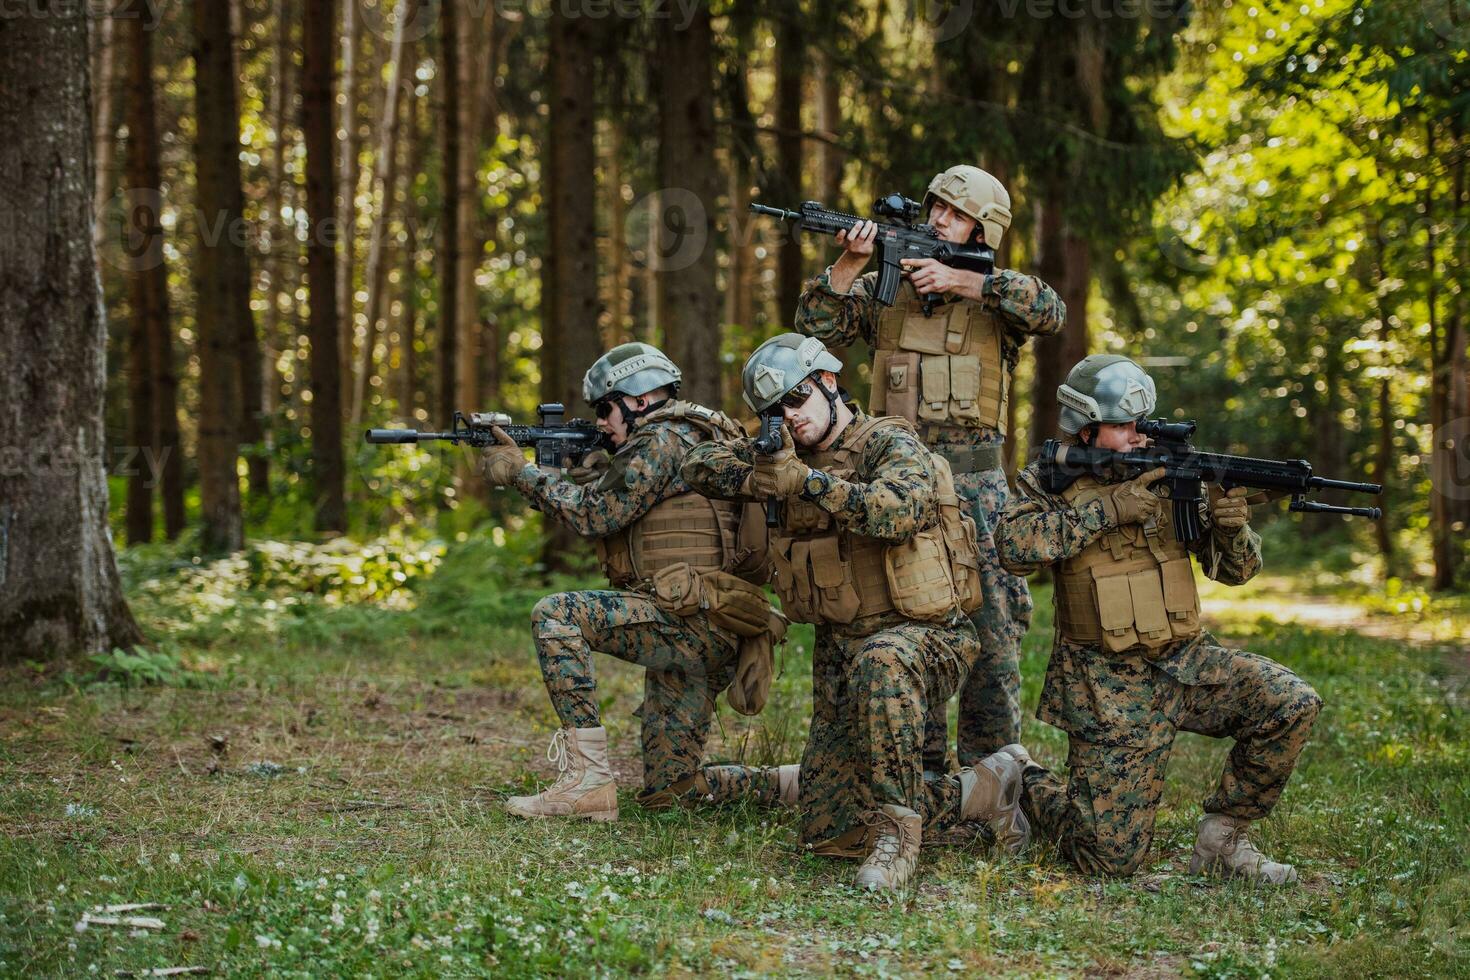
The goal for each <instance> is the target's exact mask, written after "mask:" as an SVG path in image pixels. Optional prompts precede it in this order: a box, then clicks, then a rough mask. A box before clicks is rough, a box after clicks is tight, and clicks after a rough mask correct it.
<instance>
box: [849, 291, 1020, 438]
mask: <svg viewBox="0 0 1470 980" xmlns="http://www.w3.org/2000/svg"><path fill="white" fill-rule="evenodd" d="M1004 329H1005V328H1004V326H1003V325H1002V323H1001V321H1000V318H999V317H998V316H997V315H996V314H995V312H994V311H993V310H990V309H987V308H986V307H984V306H982V305H981V304H980V303H977V302H974V301H973V300H960V301H958V302H953V303H945V304H944V305H943V306H938V307H935V308H934V311H933V313H932V314H930V315H929V316H925V315H924V308H923V303H922V301H921V300H920V297H919V295H918V294H917V293H916V292H914V289H913V287H912V286H910V285H909V284H908V283H907V282H905V283H904V288H903V290H902V292H900V293H899V297H898V301H897V302H895V303H894V304H893V305H892V306H890V307H888V308H887V309H886V310H884V311H883V312H882V313H881V314H880V315H879V317H878V333H877V338H876V341H877V342H876V343H875V344H874V349H873V394H872V398H871V405H870V408H869V410H870V411H871V412H872V413H873V414H874V415H880V414H882V415H897V416H899V417H901V418H905V419H908V420H909V421H910V422H925V423H930V424H936V425H952V426H959V427H961V428H966V429H980V428H985V429H994V430H996V431H998V432H1001V433H1004V431H1005V417H1006V411H1005V405H1006V388H1007V379H1008V372H1007V371H1006V364H1005V359H1004V356H1003V350H1002V346H1001V335H1002V331H1003V330H1004Z"/></svg>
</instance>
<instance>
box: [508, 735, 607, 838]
mask: <svg viewBox="0 0 1470 980" xmlns="http://www.w3.org/2000/svg"><path fill="white" fill-rule="evenodd" d="M546 758H547V759H549V760H550V761H552V762H555V763H556V768H557V769H558V770H559V771H560V773H561V775H560V776H558V777H557V780H556V782H554V783H552V784H551V785H550V786H548V787H546V789H544V790H542V791H541V792H539V793H537V794H536V795H535V796H512V797H511V798H510V799H508V800H506V801H505V808H506V809H507V810H509V811H510V812H511V813H514V814H515V815H516V816H518V817H532V818H540V817H576V818H578V819H582V820H599V821H607V820H616V819H618V785H617V783H616V782H614V781H613V774H612V769H611V768H610V767H609V766H608V764H607V729H606V728H603V727H602V726H601V725H599V726H598V727H596V728H560V729H557V731H556V733H555V734H554V735H552V736H551V747H550V748H548V749H547V750H546Z"/></svg>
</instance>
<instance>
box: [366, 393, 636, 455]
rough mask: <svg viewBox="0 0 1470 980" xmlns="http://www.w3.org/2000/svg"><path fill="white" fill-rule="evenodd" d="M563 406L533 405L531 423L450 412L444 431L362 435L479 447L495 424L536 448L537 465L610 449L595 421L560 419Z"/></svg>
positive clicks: (374, 438)
mask: <svg viewBox="0 0 1470 980" xmlns="http://www.w3.org/2000/svg"><path fill="white" fill-rule="evenodd" d="M565 416H566V409H565V408H563V407H562V406H561V405H560V404H559V403H556V402H551V403H548V404H545V405H537V406H536V417H537V419H538V422H537V423H536V424H535V425H517V424H515V423H514V422H512V421H511V420H510V416H509V415H506V414H505V413H504V412H472V413H471V414H470V415H468V416H466V415H465V414H464V413H463V412H455V413H454V422H453V425H452V426H451V427H450V430H449V431H448V432H419V431H418V430H417V429H368V430H367V435H366V439H367V441H368V442H371V443H375V444H379V445H382V444H386V443H401V442H433V441H434V440H444V441H445V442H452V443H456V444H458V443H464V444H465V445H467V446H474V447H475V448H477V449H478V448H483V447H485V446H489V445H493V444H494V442H495V434H494V433H492V432H491V431H490V428H491V427H492V426H498V427H499V428H500V429H502V430H503V431H504V432H505V434H506V435H508V436H510V437H511V438H512V439H514V440H515V442H516V445H518V446H523V447H526V448H534V449H535V450H536V465H537V466H561V465H562V463H563V460H568V459H569V460H570V461H571V463H572V465H573V466H575V465H577V464H579V463H581V462H582V460H583V459H585V458H586V456H587V454H588V453H590V452H592V451H593V450H596V449H606V450H609V451H611V450H612V448H613V446H612V442H611V441H610V440H609V439H608V438H607V435H606V434H605V433H603V432H602V430H600V429H598V428H597V424H596V423H594V422H589V421H587V420H586V419H572V420H571V421H570V422H565V421H563V418H564V417H565Z"/></svg>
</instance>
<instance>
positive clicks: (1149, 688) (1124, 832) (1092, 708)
mask: <svg viewBox="0 0 1470 980" xmlns="http://www.w3.org/2000/svg"><path fill="white" fill-rule="evenodd" d="M1017 483H1018V486H1019V490H1020V497H1021V499H1020V500H1019V501H1018V502H1017V503H1015V504H1013V505H1012V506H1011V507H1010V508H1009V509H1008V510H1007V511H1006V512H1005V513H1004V514H1003V515H1002V517H1001V520H1000V524H999V526H998V527H997V529H996V535H995V538H996V545H997V547H998V549H999V552H1000V560H1001V562H1002V563H1003V564H1004V565H1005V567H1006V568H1007V569H1008V570H1009V571H1011V572H1014V573H1015V574H1017V575H1029V574H1031V573H1032V572H1034V571H1036V570H1037V569H1038V568H1040V567H1042V566H1044V565H1053V564H1056V563H1058V562H1061V561H1063V560H1066V559H1069V558H1072V557H1074V556H1076V555H1078V554H1079V553H1080V552H1082V550H1083V549H1084V548H1085V547H1087V545H1089V544H1091V543H1092V542H1093V541H1094V540H1096V539H1097V538H1098V537H1100V536H1101V535H1103V534H1104V533H1106V532H1107V531H1108V530H1109V524H1108V521H1107V519H1106V517H1105V516H1104V509H1103V506H1102V504H1101V503H1100V502H1098V501H1089V502H1087V503H1084V504H1081V505H1080V506H1077V507H1074V506H1071V505H1069V504H1068V503H1067V501H1066V500H1064V499H1063V498H1062V497H1059V496H1055V495H1052V494H1049V493H1047V492H1046V491H1045V490H1044V489H1042V484H1041V482H1040V479H1039V476H1038V468H1037V465H1036V464H1032V466H1030V467H1027V468H1026V469H1025V470H1024V471H1023V472H1022V473H1021V474H1020V475H1019V477H1018V479H1017ZM1201 516H1202V522H1203V524H1204V526H1205V528H1206V531H1205V533H1204V534H1203V535H1202V536H1201V538H1200V539H1199V541H1198V542H1197V543H1195V544H1194V545H1191V546H1190V551H1191V552H1193V554H1194V557H1195V559H1197V560H1198V561H1199V563H1200V565H1201V567H1202V568H1203V569H1204V571H1205V573H1206V574H1207V575H1208V576H1209V577H1210V578H1212V579H1214V580H1216V581H1219V582H1223V583H1225V584H1227V585H1239V584H1241V583H1243V582H1246V581H1248V580H1249V579H1250V578H1251V577H1252V576H1254V575H1255V574H1256V572H1258V571H1259V570H1260V567H1261V539H1260V537H1259V536H1258V535H1257V534H1256V533H1255V532H1254V531H1252V530H1251V529H1250V528H1249V527H1245V528H1242V529H1241V530H1240V531H1239V532H1238V533H1236V534H1234V535H1233V536H1232V535H1227V534H1226V533H1225V532H1224V531H1222V530H1220V529H1218V528H1212V527H1210V524H1209V519H1208V514H1207V513H1202V515H1201ZM1321 705H1322V702H1321V699H1320V698H1319V697H1318V696H1317V693H1316V692H1315V691H1313V690H1312V688H1311V686H1310V685H1308V684H1307V683H1306V682H1305V681H1303V680H1302V679H1301V678H1299V677H1297V676H1296V675H1295V674H1293V673H1292V672H1291V671H1289V670H1287V669H1286V668H1285V667H1283V666H1281V665H1280V664H1277V663H1274V662H1273V661H1271V660H1267V659H1266V658H1265V657H1260V656H1257V655H1255V654H1252V653H1245V652H1242V651H1239V650H1231V649H1228V648H1226V647H1223V646H1220V645H1219V644H1218V643H1216V642H1215V640H1214V638H1213V637H1212V636H1210V635H1209V634H1208V633H1202V634H1200V635H1198V636H1195V637H1193V638H1191V639H1183V640H1177V641H1174V642H1171V643H1169V644H1167V645H1165V646H1163V647H1162V648H1160V649H1157V650H1153V651H1148V650H1145V649H1144V648H1142V647H1134V648H1131V649H1128V650H1124V651H1122V652H1107V651H1105V650H1104V649H1102V648H1101V647H1100V646H1097V645H1092V644H1081V643H1074V642H1070V641H1068V640H1066V639H1063V638H1062V636H1061V634H1060V632H1058V635H1057V638H1056V641H1055V644H1054V646H1053V648H1052V654H1051V661H1050V663H1049V664H1048V667H1047V672H1046V681H1045V685H1044V687H1043V689H1042V694H1041V705H1040V708H1039V709H1038V710H1037V713H1036V715H1037V717H1038V718H1040V719H1041V720H1042V721H1044V722H1047V723H1048V724H1050V725H1054V726H1056V727H1057V728H1060V729H1062V730H1063V731H1065V732H1066V733H1067V735H1068V737H1069V750H1068V755H1067V767H1068V770H1069V773H1068V778H1067V780H1066V782H1065V783H1064V782H1062V781H1061V780H1059V779H1058V778H1057V777H1056V776H1054V775H1053V774H1052V773H1050V772H1048V771H1046V770H1045V769H1042V768H1040V767H1036V766H1032V767H1028V768H1027V770H1026V774H1025V786H1026V791H1025V795H1024V797H1023V800H1022V802H1023V806H1024V808H1025V810H1026V813H1027V815H1028V816H1029V817H1030V819H1031V822H1032V825H1033V827H1036V828H1038V830H1039V833H1040V834H1041V835H1042V836H1044V837H1047V838H1049V839H1052V840H1055V841H1056V842H1057V844H1058V847H1059V849H1060V850H1061V853H1062V854H1063V855H1064V856H1065V857H1066V858H1067V859H1068V860H1070V861H1071V862H1072V863H1073V864H1074V865H1076V866H1077V867H1078V868H1079V869H1080V870H1082V871H1084V872H1087V873H1091V874H1117V875H1126V874H1132V873H1133V872H1134V871H1136V870H1138V868H1139V867H1140V866H1141V865H1142V863H1143V861H1144V860H1145V858H1146V857H1147V855H1148V849H1149V845H1150V843H1151V841H1152V838H1153V826H1154V815H1155V812H1156V811H1157V809H1158V805H1159V800H1160V798H1161V797H1162V795H1163V789H1164V773H1165V768H1166V766H1167V763H1168V759H1169V751H1170V748H1171V747H1172V745H1173V742H1174V733H1175V732H1176V731H1181V730H1182V731H1188V732H1198V733H1200V734H1203V735H1209V736H1212V737H1215V738H1227V737H1228V738H1233V739H1235V740H1236V741H1235V745H1234V747H1233V748H1232V749H1231V752H1230V755H1229V757H1228V758H1227V759H1226V762H1225V768H1224V771H1223V773H1222V774H1221V776H1220V781H1219V784H1218V785H1217V786H1216V788H1215V791H1214V792H1213V793H1211V794H1210V796H1209V797H1208V798H1207V799H1206V800H1205V801H1204V809H1205V812H1206V813H1219V814H1225V815H1227V816H1232V817H1240V818H1244V819H1248V820H1254V819H1259V818H1261V817H1264V816H1266V815H1267V814H1269V813H1270V812H1271V809H1272V807H1274V806H1275V804H1276V801H1277V799H1278V798H1279V797H1280V796H1281V791H1282V789H1283V788H1284V787H1285V785H1286V781H1287V779H1288V778H1289V777H1290V776H1291V772H1292V768H1293V767H1294V766H1295V764H1296V759H1297V756H1298V755H1299V754H1300V753H1301V750H1302V748H1303V747H1304V746H1305V744H1306V740H1307V735H1308V733H1309V732H1310V731H1311V727H1312V722H1313V721H1314V720H1315V719H1316V717H1317V712H1318V710H1319V709H1320V708H1321Z"/></svg>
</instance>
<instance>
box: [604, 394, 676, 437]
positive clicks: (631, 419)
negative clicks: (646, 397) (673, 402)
mask: <svg viewBox="0 0 1470 980" xmlns="http://www.w3.org/2000/svg"><path fill="white" fill-rule="evenodd" d="M635 397H636V396H635ZM668 403H669V399H667V398H662V399H660V400H658V401H656V402H649V403H648V405H647V406H645V407H643V408H629V407H628V403H627V402H625V401H623V400H622V399H621V398H619V399H618V400H617V406H618V411H620V412H622V413H623V424H624V425H625V426H627V427H628V431H629V432H632V431H633V429H634V428H635V427H636V426H637V425H638V420H639V419H641V418H643V416H645V415H652V414H653V413H654V412H656V411H658V410H659V409H661V408H663V407H664V406H665V405H667V404H668Z"/></svg>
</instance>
